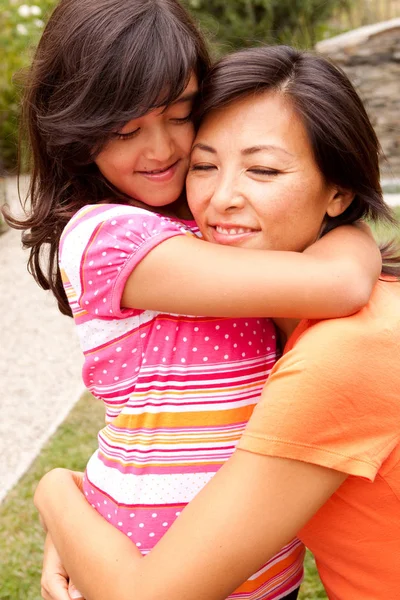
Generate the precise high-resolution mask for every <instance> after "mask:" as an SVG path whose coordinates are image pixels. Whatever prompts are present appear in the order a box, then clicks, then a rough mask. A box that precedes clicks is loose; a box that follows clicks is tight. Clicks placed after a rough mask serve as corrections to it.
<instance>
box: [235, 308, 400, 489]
mask: <svg viewBox="0 0 400 600" xmlns="http://www.w3.org/2000/svg"><path fill="white" fill-rule="evenodd" d="M395 356H396V343H395V339H394V336H392V335H391V332H390V331H386V332H383V333H381V335H380V336H379V341H378V339H375V338H374V336H373V335H372V336H371V335H369V332H368V331H362V330H361V329H360V328H359V327H354V326H353V323H352V320H351V318H350V319H340V320H339V319H337V320H332V321H324V322H320V323H318V324H316V325H314V326H313V327H311V329H309V330H308V331H306V332H305V333H304V334H303V337H302V338H301V339H300V340H299V341H298V342H297V344H295V346H294V347H293V348H292V349H291V350H290V351H289V352H287V353H286V354H285V355H284V356H283V357H282V358H281V360H280V361H278V363H277V364H276V365H275V367H274V369H273V371H272V373H271V375H270V377H269V380H268V382H267V384H266V386H265V388H264V391H263V395H262V400H261V402H260V403H259V404H258V405H257V406H256V408H255V410H254V412H253V415H252V416H251V418H250V421H249V423H248V425H247V428H246V430H245V432H244V434H243V436H242V439H241V441H240V442H239V448H241V449H243V450H248V451H251V452H255V453H259V454H266V455H270V456H279V457H282V458H289V459H293V460H300V461H304V462H310V463H314V464H318V465H321V466H324V467H327V468H332V469H335V470H338V471H341V472H344V473H347V474H349V475H355V476H360V477H364V478H367V479H369V480H373V479H374V477H375V476H376V474H377V472H378V470H379V469H380V467H381V466H382V464H383V462H384V461H385V459H386V458H387V457H388V456H389V454H390V452H391V451H392V450H393V448H394V447H395V446H396V444H397V443H398V442H399V438H400V435H399V434H400V427H399V425H398V424H399V419H400V403H399V401H398V389H399V388H398V385H396V383H395V382H396V381H397V384H399V383H400V382H399V377H398V375H396V376H395V377H393V373H396V372H397V373H398V368H397V367H396V365H395V359H394V357H395ZM396 361H397V359H396ZM394 369H396V371H394Z"/></svg>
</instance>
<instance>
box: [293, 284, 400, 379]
mask: <svg viewBox="0 0 400 600" xmlns="http://www.w3.org/2000/svg"><path fill="white" fill-rule="evenodd" d="M399 347H400V282H396V281H379V282H378V284H377V285H376V287H375V289H374V292H373V294H372V296H371V298H370V301H369V302H368V304H367V305H366V306H365V307H364V308H363V309H361V310H360V311H358V312H357V313H355V314H353V315H350V316H348V317H343V318H338V319H325V320H320V321H302V322H301V323H300V324H299V326H298V327H297V328H296V330H295V331H294V333H293V334H292V336H291V338H290V339H289V342H288V344H287V346H286V349H285V350H286V352H287V353H289V352H290V353H291V354H292V355H296V356H297V358H299V357H303V358H304V360H305V361H306V363H307V365H308V368H311V367H312V365H315V368H319V369H322V368H323V367H324V365H325V366H326V368H327V369H328V370H330V371H331V370H332V369H333V368H334V365H335V368H338V369H339V368H340V370H343V368H345V366H346V365H347V366H349V367H351V368H354V367H355V366H356V365H359V366H360V367H361V365H364V367H363V368H365V369H371V368H373V365H376V364H377V361H381V362H382V361H385V363H386V364H388V363H392V362H393V361H397V360H398V359H397V358H396V356H397V354H398V350H397V351H396V348H397V349H398V348H399ZM346 368H347V367H346Z"/></svg>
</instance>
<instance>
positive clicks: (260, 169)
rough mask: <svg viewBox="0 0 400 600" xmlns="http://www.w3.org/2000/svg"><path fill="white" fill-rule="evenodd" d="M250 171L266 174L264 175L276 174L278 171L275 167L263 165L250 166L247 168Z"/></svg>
mask: <svg viewBox="0 0 400 600" xmlns="http://www.w3.org/2000/svg"><path fill="white" fill-rule="evenodd" d="M249 171H250V173H255V174H256V175H266V176H271V175H278V173H279V171H277V170H276V169H267V168H265V167H252V168H251V169H249Z"/></svg>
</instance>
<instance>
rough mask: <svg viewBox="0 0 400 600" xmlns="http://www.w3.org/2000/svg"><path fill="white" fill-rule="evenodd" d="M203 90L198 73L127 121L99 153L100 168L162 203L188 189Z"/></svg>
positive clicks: (122, 185) (130, 190)
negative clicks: (197, 101) (171, 97)
mask: <svg viewBox="0 0 400 600" xmlns="http://www.w3.org/2000/svg"><path fill="white" fill-rule="evenodd" d="M197 92H198V84H197V79H196V77H195V76H194V75H192V77H191V78H190V80H189V83H188V85H187V86H186V89H185V90H184V91H183V93H182V94H181V96H180V97H179V98H178V99H177V100H176V101H175V102H174V103H172V104H170V105H169V106H165V107H161V108H157V109H155V110H153V111H151V112H149V113H147V114H145V115H143V116H142V117H140V118H138V119H133V120H132V121H129V123H126V124H125V125H124V127H122V129H121V130H120V131H119V132H117V133H115V135H114V137H113V138H112V139H111V140H110V141H109V142H108V143H107V144H106V146H105V147H104V148H103V149H102V150H101V152H100V153H99V154H98V155H97V157H96V159H95V163H96V164H97V166H98V168H99V170H100V171H101V173H102V174H103V175H104V177H105V178H106V179H108V181H110V182H111V183H112V184H113V185H114V186H115V187H116V188H118V189H119V190H120V191H121V192H124V193H125V194H126V195H127V196H130V197H131V198H134V199H135V200H139V201H141V202H143V203H144V204H146V205H148V206H152V207H154V208H160V207H163V206H167V205H168V204H171V203H173V202H175V200H177V199H178V198H179V196H180V195H181V193H182V190H183V188H184V184H185V177H186V173H187V169H188V165H189V155H190V149H191V147H192V144H193V140H194V126H193V122H192V119H191V113H192V108H193V102H194V98H195V96H196V95H197Z"/></svg>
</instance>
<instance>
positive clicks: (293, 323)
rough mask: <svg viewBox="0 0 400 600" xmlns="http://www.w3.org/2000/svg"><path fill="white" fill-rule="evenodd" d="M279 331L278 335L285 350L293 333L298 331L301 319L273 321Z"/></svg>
mask: <svg viewBox="0 0 400 600" xmlns="http://www.w3.org/2000/svg"><path fill="white" fill-rule="evenodd" d="M273 321H274V323H275V325H276V327H277V329H278V334H279V336H280V344H281V348H282V349H283V348H284V347H285V345H286V342H287V341H288V339H289V338H290V336H291V335H292V333H293V331H294V330H295V329H296V327H297V325H298V324H299V323H300V319H285V318H280V319H273Z"/></svg>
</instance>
